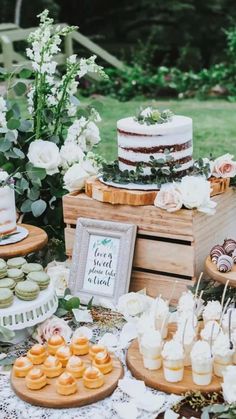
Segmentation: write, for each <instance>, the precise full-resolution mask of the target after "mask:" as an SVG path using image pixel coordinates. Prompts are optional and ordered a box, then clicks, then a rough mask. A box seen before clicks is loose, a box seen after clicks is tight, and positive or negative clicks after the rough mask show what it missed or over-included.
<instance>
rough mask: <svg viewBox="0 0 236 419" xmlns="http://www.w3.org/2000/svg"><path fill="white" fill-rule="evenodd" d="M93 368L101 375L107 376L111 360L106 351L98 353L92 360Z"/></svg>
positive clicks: (110, 369) (111, 364)
mask: <svg viewBox="0 0 236 419" xmlns="http://www.w3.org/2000/svg"><path fill="white" fill-rule="evenodd" d="M93 366H94V367H96V368H98V369H99V371H101V372H102V373H103V374H108V373H109V372H111V371H112V368H113V363H112V359H111V357H110V355H109V353H108V352H107V351H103V352H98V354H97V355H95V357H94V359H93Z"/></svg>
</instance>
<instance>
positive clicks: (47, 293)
mask: <svg viewBox="0 0 236 419" xmlns="http://www.w3.org/2000/svg"><path fill="white" fill-rule="evenodd" d="M57 306H58V299H57V296H56V293H55V289H54V286H53V284H52V283H50V284H49V286H48V288H46V289H45V290H43V291H40V294H39V296H38V297H37V298H36V299H35V300H33V301H23V300H20V299H18V298H17V297H16V296H14V302H13V304H12V305H11V306H10V307H7V308H3V309H0V326H4V327H6V328H8V329H10V330H13V331H14V332H16V338H15V340H14V341H19V339H20V340H21V339H23V338H24V337H26V336H27V335H28V334H29V333H28V331H27V329H28V328H30V327H33V326H35V325H36V324H38V323H42V322H43V321H44V320H46V319H48V318H49V317H51V316H52V314H53V313H55V311H56V309H57Z"/></svg>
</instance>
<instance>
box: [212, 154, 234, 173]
mask: <svg viewBox="0 0 236 419" xmlns="http://www.w3.org/2000/svg"><path fill="white" fill-rule="evenodd" d="M233 158H234V156H232V154H224V155H223V156H221V157H218V159H216V160H215V161H214V166H213V170H212V175H213V176H215V177H217V178H219V177H222V178H227V177H234V176H236V161H233Z"/></svg>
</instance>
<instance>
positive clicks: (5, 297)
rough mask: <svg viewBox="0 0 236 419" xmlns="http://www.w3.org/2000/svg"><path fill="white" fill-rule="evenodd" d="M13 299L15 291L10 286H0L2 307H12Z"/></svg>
mask: <svg viewBox="0 0 236 419" xmlns="http://www.w3.org/2000/svg"><path fill="white" fill-rule="evenodd" d="M13 299H14V295H13V292H12V291H11V290H9V288H0V309H1V308H7V307H10V306H11V305H12V303H13Z"/></svg>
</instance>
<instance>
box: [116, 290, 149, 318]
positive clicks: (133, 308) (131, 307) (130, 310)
mask: <svg viewBox="0 0 236 419" xmlns="http://www.w3.org/2000/svg"><path fill="white" fill-rule="evenodd" d="M148 306H149V302H148V298H147V296H146V295H145V294H141V293H137V292H129V293H128V294H124V295H122V296H121V297H120V298H119V301H118V304H117V310H118V311H119V312H120V313H121V314H123V316H124V317H125V318H126V319H129V318H130V317H135V316H139V315H141V314H142V313H143V312H144V311H146V310H147V308H148Z"/></svg>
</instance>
